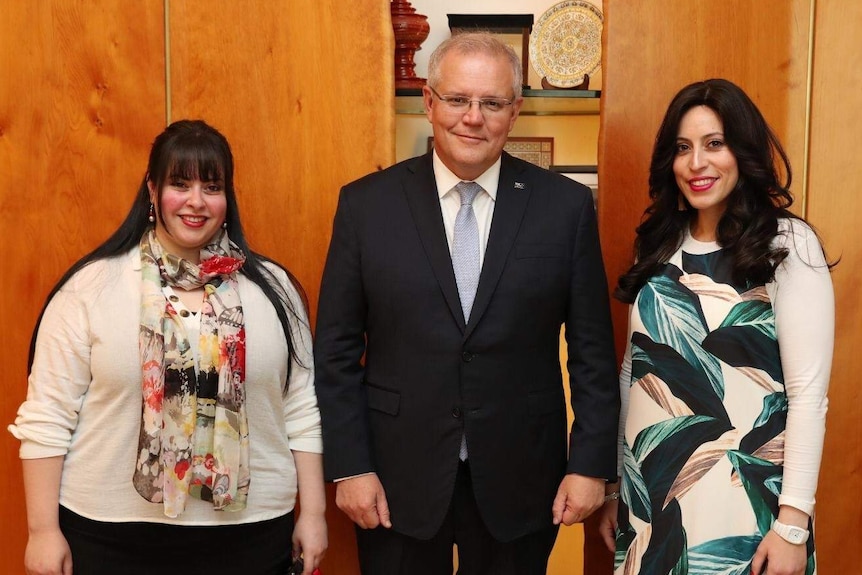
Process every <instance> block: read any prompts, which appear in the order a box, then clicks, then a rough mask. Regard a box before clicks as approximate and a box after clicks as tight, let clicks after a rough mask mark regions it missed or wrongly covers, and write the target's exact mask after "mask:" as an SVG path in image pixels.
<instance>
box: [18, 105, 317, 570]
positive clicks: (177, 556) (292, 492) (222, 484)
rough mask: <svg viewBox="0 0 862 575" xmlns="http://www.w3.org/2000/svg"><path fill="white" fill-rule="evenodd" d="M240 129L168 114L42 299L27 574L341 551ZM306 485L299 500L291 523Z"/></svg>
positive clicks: (290, 301) (33, 372)
mask: <svg viewBox="0 0 862 575" xmlns="http://www.w3.org/2000/svg"><path fill="white" fill-rule="evenodd" d="M233 171H234V166H233V156H232V154H231V151H230V146H229V144H228V142H227V140H226V139H225V138H224V136H222V134H220V133H219V132H218V131H216V130H215V129H213V128H212V127H210V126H208V125H207V124H205V123H204V122H202V121H179V122H175V123H173V124H171V125H170V126H169V127H168V128H167V129H166V130H165V131H164V132H163V133H162V134H160V135H159V136H158V137H157V138H156V139H155V142H154V143H153V146H152V150H151V153H150V158H149V164H148V168H147V172H146V175H145V176H144V179H143V181H142V183H141V186H140V189H139V190H138V193H137V196H136V198H135V201H134V204H133V206H132V209H131V211H130V212H129V214H128V216H127V217H126V220H125V221H124V222H123V224H122V225H121V226H120V228H119V229H118V230H117V231H116V232H115V233H114V234H113V235H112V236H111V237H110V238H109V239H108V240H107V241H106V242H105V243H103V244H102V245H101V246H99V247H98V248H96V249H95V250H94V251H93V252H92V253H90V254H88V255H87V256H85V257H84V258H82V259H81V260H80V261H79V262H77V263H76V264H75V265H74V266H72V268H71V269H70V270H69V271H68V272H67V273H66V274H65V275H64V276H63V277H62V278H61V280H60V281H59V283H58V284H57V286H56V287H55V288H54V289H53V291H52V292H51V294H50V295H49V296H48V300H47V303H46V306H45V308H44V310H43V312H42V316H41V317H40V320H39V323H38V325H37V329H36V332H35V333H34V337H33V342H32V344H31V353H30V377H29V388H28V393H27V399H26V401H25V402H24V403H23V404H22V405H21V408H20V409H19V412H18V417H17V419H16V421H15V424H14V425H12V426H10V431H11V432H12V433H13V434H14V435H15V437H17V438H19V439H20V440H21V451H20V455H21V459H22V461H23V467H24V482H25V490H26V498H27V519H28V525H29V533H30V537H29V541H28V544H27V550H26V554H25V566H26V569H27V573H29V574H32V575H35V574H39V575H42V574H60V573H62V574H64V575H68V574H69V573H72V571H73V570H74V573H75V575H88V574H97V573H98V574H101V573H106V574H107V573H126V574H130V573H142V574H143V573H168V572H183V573H207V574H218V573H237V572H241V573H250V574H252V573H253V574H261V575H263V574H273V575H276V574H281V573H284V572H286V571H287V569H288V568H289V566H290V564H291V563H292V562H293V561H294V559H296V558H297V557H298V556H299V554H302V555H303V558H304V563H305V567H304V570H303V571H302V572H303V573H305V574H306V575H309V574H310V573H312V571H313V570H314V569H315V568H316V567H317V565H318V564H319V563H320V560H321V558H322V556H323V554H324V552H325V549H326V546H327V536H326V522H325V519H324V508H325V494H324V487H323V475H322V458H321V455H320V454H321V451H322V442H321V435H320V416H319V413H318V409H317V400H316V396H315V392H314V381H313V380H314V377H313V371H312V369H313V367H312V366H313V364H312V359H311V357H312V356H311V334H310V331H309V328H308V319H307V314H306V310H305V304H304V300H303V297H302V294H301V288H300V287H299V285H298V284H297V282H296V281H295V280H294V279H293V278H292V276H291V275H290V274H289V273H288V272H287V270H285V269H284V268H282V267H281V266H279V265H278V264H276V263H275V262H273V261H271V260H269V259H267V258H265V257H263V256H261V255H259V254H256V253H254V252H253V251H251V250H250V249H249V247H248V245H247V243H246V240H245V236H244V234H243V230H242V224H241V222H240V217H239V210H238V207H237V201H236V194H235V191H234V184H233ZM297 490H298V491H299V494H300V499H301V503H302V510H301V514H300V515H299V517H298V518H297V519H296V521H295V524H294V513H293V509H294V505H295V501H296V495H297Z"/></svg>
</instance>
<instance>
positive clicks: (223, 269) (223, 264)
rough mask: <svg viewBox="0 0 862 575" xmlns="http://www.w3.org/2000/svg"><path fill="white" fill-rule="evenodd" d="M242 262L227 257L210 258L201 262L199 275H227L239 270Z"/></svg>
mask: <svg viewBox="0 0 862 575" xmlns="http://www.w3.org/2000/svg"><path fill="white" fill-rule="evenodd" d="M244 261H245V260H241V259H237V258H231V257H227V256H212V257H211V258H208V259H206V260H204V261H202V262H201V265H200V268H201V273H203V274H204V275H207V276H216V275H229V274H232V273H233V272H235V271H236V270H238V269H239V268H241V267H242V264H243V263H244Z"/></svg>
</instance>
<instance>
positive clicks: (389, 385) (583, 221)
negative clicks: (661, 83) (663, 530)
mask: <svg viewBox="0 0 862 575" xmlns="http://www.w3.org/2000/svg"><path fill="white" fill-rule="evenodd" d="M521 83H522V78H521V66H520V62H519V60H518V57H517V55H516V54H515V53H514V51H513V50H512V49H511V48H509V47H508V46H505V45H504V44H502V43H501V42H499V41H498V40H496V39H495V38H494V37H493V36H491V35H488V34H461V35H458V36H455V37H453V38H451V39H449V40H447V41H446V42H444V43H443V44H441V46H440V47H439V48H438V49H437V50H435V52H434V54H432V56H431V62H430V64H429V80H428V86H426V87H425V88H424V90H423V92H424V102H425V108H426V112H427V115H428V118H429V120H430V122H431V124H432V126H433V131H434V143H435V151H434V152H433V153H430V154H427V155H425V156H422V157H418V158H413V159H411V160H408V161H405V162H402V163H400V164H398V165H396V166H393V167H391V168H389V169H387V170H384V171H382V172H377V173H374V174H370V175H368V176H366V177H364V178H362V179H360V180H358V181H356V182H353V183H351V184H349V185H347V186H345V187H344V189H343V190H342V192H341V196H340V199H339V203H338V209H337V212H336V215H335V222H334V226H333V233H332V241H331V244H330V248H329V255H328V258H327V261H326V268H325V270H324V275H323V282H322V285H321V292H320V305H319V311H318V321H317V330H316V332H317V333H316V336H317V341H316V344H315V368H316V378H317V379H316V386H317V393H318V399H319V404H320V411H321V415H322V422H323V440H324V458H325V470H326V475H327V479H329V480H333V481H337V482H338V484H337V496H336V503H337V505H338V507H339V508H340V509H342V510H343V511H344V512H345V513H347V515H348V516H349V517H350V518H351V519H352V520H353V521H354V522H356V524H357V525H358V527H359V529H357V540H358V545H359V555H360V564H361V567H362V572H363V574H365V575H383V574H396V573H399V574H404V575H422V574H428V575H443V574H450V575H451V573H452V546H453V544H456V545H457V546H458V563H459V573H462V574H479V573H487V574H489V575H505V574H512V575H515V574H517V575H523V574H537V575H538V574H544V573H545V569H546V566H547V561H548V556H549V555H550V552H551V549H552V547H553V544H554V540H555V538H556V535H557V530H558V526H559V524H560V523H565V524H571V523H573V522H576V521H582V520H583V519H584V518H585V517H586V516H587V515H589V514H590V513H592V512H593V511H594V510H595V509H597V508H598V507H599V506H601V504H602V502H603V498H604V495H605V491H604V490H605V482H606V479H615V477H616V438H617V418H618V412H619V390H618V384H617V383H616V359H615V354H614V349H613V337H612V333H611V322H610V314H609V310H608V297H607V284H606V279H605V272H604V268H603V264H602V259H601V253H600V248H599V239H598V232H597V226H596V215H595V210H594V206H593V201H592V196H591V194H590V191H589V190H588V189H587V188H586V187H584V186H582V185H580V184H577V183H575V182H573V181H571V180H569V179H567V178H564V177H562V176H560V175H558V174H554V173H551V172H549V171H547V170H544V169H541V168H539V167H536V166H534V165H532V164H529V163H527V162H524V161H521V160H519V159H516V158H513V157H512V156H510V155H508V154H506V153H504V152H503V146H504V144H505V143H506V138H507V136H508V133H509V132H510V131H511V129H512V127H513V126H514V123H515V120H516V118H517V117H518V112H519V110H520V107H521V103H522V98H521ZM563 325H564V326H565V335H566V342H567V347H568V370H569V375H570V381H571V391H572V394H571V395H572V405H573V408H574V411H575V423H574V425H573V426H572V430H571V436H570V445H569V446H568V448H567V445H566V407H565V399H564V390H563V385H562V374H561V366H560V349H559V334H560V329H561V326H563Z"/></svg>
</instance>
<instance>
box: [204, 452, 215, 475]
mask: <svg viewBox="0 0 862 575" xmlns="http://www.w3.org/2000/svg"><path fill="white" fill-rule="evenodd" d="M214 465H215V457H213V454H212V453H207V455H206V457H205V458H204V467H206V468H207V469H208V470H210V471H212V470H213V466H214Z"/></svg>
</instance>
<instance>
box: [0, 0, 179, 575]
mask: <svg viewBox="0 0 862 575" xmlns="http://www.w3.org/2000/svg"><path fill="white" fill-rule="evenodd" d="M163 30H164V24H163V7H162V3H161V2H128V3H124V5H123V9H122V10H117V9H116V6H115V5H114V3H108V2H99V1H97V0H87V1H83V0H76V1H74V2H68V1H66V0H44V1H40V2H3V6H2V8H0V222H2V224H0V268H2V269H3V271H4V276H5V281H4V282H3V283H4V286H5V287H4V292H5V295H4V297H3V298H2V301H0V317H2V318H3V319H4V326H5V327H4V334H3V344H2V345H0V365H2V366H3V376H2V377H0V423H2V425H0V517H2V519H0V557H2V559H0V573H8V574H16V575H17V574H19V573H22V572H23V557H24V545H25V541H26V532H27V529H26V521H25V512H24V495H23V490H22V488H21V465H20V463H19V460H18V445H19V444H18V441H17V440H15V439H14V438H13V437H12V436H11V435H10V434H9V433H8V432H7V431H6V425H8V424H9V423H11V422H12V421H13V420H14V418H15V413H16V410H17V408H18V405H19V404H20V403H21V401H23V399H24V396H25V393H26V389H27V369H26V364H27V350H28V346H29V341H30V333H31V330H32V329H33V326H34V324H35V321H36V318H37V316H38V314H39V311H40V309H41V307H42V304H43V303H44V298H45V296H46V295H47V293H48V290H49V289H50V288H51V286H52V285H53V284H54V283H55V282H56V281H57V279H58V278H59V277H60V275H61V274H62V273H63V272H64V271H65V270H66V268H68V266H69V265H70V264H71V263H72V262H73V261H74V260H76V259H77V258H79V257H81V256H82V255H83V254H84V253H85V252H86V251H88V250H90V249H92V248H93V247H95V246H96V244H98V243H99V242H100V241H101V240H103V239H105V238H106V237H107V235H108V233H109V232H111V231H113V229H114V228H116V226H117V225H118V224H119V222H120V220H121V219H122V217H123V216H124V215H125V214H126V212H127V211H128V208H129V206H130V205H131V201H132V196H133V195H134V192H135V190H136V189H137V187H138V184H139V183H140V180H141V177H142V176H143V174H144V171H145V169H146V155H147V152H148V149H149V143H150V141H151V140H152V138H153V136H154V135H155V134H156V133H158V132H159V131H160V130H161V129H162V127H163V126H164V117H165V114H164V107H165V99H164V82H163V79H164V33H163ZM104 480H105V478H93V481H94V486H97V485H98V483H99V482H100V481H104Z"/></svg>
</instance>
